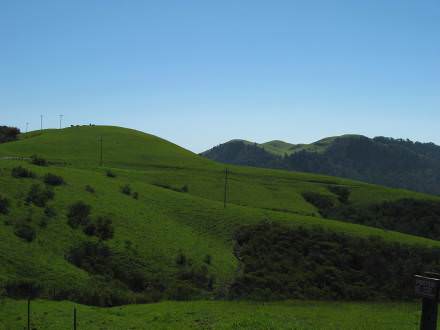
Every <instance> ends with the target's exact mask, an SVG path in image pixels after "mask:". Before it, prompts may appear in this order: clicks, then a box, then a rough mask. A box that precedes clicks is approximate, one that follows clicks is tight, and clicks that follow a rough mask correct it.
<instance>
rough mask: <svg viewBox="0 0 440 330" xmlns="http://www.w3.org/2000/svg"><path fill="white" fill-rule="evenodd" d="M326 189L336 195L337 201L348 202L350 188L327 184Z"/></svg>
mask: <svg viewBox="0 0 440 330" xmlns="http://www.w3.org/2000/svg"><path fill="white" fill-rule="evenodd" d="M328 190H329V191H330V192H332V193H333V194H335V195H337V196H338V200H339V202H341V203H342V204H347V203H348V198H349V197H350V189H348V188H347V187H344V186H329V187H328Z"/></svg>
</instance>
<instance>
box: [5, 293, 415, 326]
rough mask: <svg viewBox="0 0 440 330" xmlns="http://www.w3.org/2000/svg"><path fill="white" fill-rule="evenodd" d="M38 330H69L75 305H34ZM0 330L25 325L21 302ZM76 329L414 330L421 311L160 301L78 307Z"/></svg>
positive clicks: (394, 306) (8, 305) (11, 307)
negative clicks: (117, 305)
mask: <svg viewBox="0 0 440 330" xmlns="http://www.w3.org/2000/svg"><path fill="white" fill-rule="evenodd" d="M31 306H32V308H31V310H32V325H33V327H35V328H37V329H40V328H41V329H46V330H63V329H66V330H67V329H71V328H72V311H73V308H74V305H73V304H72V303H69V302H50V301H43V300H38V301H34V302H33V303H32V305H31ZM0 307H1V308H0V328H2V329H21V328H23V327H24V326H25V325H26V324H27V323H26V322H27V318H26V310H27V304H26V302H25V301H12V300H7V301H5V302H3V303H2V302H0ZM76 308H77V313H78V314H77V315H78V328H79V329H83V328H86V329H90V330H94V329H133V330H134V329H146V328H148V329H249V330H251V329H252V330H256V329H261V330H262V329H298V330H299V329H301V330H312V329H313V330H318V329H325V330H367V329H375V330H382V329H383V330H385V329H386V330H390V329H396V330H397V329H399V330H406V329H407V330H413V329H416V328H417V327H418V320H419V318H420V306H418V304H414V303H379V304H377V303H374V304H373V303H335V302H331V303H330V302H304V301H301V302H297V301H292V302H283V303H278V302H277V303H251V302H222V301H219V302H213V301H199V302H163V303H158V304H150V305H136V306H127V307H114V308H107V309H104V308H96V307H87V306H81V305H77V306H76Z"/></svg>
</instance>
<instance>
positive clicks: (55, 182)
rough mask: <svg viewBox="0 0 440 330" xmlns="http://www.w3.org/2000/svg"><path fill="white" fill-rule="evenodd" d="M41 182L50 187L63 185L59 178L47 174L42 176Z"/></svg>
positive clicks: (61, 179)
mask: <svg viewBox="0 0 440 330" xmlns="http://www.w3.org/2000/svg"><path fill="white" fill-rule="evenodd" d="M43 181H44V183H45V184H48V185H50V186H61V185H63V184H64V183H65V182H64V179H63V178H62V177H61V176H58V175H55V174H52V173H47V174H46V175H45V176H44V179H43Z"/></svg>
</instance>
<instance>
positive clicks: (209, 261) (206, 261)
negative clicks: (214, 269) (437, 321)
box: [203, 254, 212, 265]
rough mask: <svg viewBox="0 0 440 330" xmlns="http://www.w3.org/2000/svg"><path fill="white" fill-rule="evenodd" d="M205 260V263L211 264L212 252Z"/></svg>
mask: <svg viewBox="0 0 440 330" xmlns="http://www.w3.org/2000/svg"><path fill="white" fill-rule="evenodd" d="M203 261H204V262H205V264H207V265H210V264H211V263H212V257H211V255H210V254H207V255H206V256H205V259H203Z"/></svg>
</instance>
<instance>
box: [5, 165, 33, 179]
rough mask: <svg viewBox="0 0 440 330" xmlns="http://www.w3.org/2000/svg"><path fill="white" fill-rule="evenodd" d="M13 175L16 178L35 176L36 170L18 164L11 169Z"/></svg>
mask: <svg viewBox="0 0 440 330" xmlns="http://www.w3.org/2000/svg"><path fill="white" fill-rule="evenodd" d="M11 176H13V177H14V178H35V177H36V175H35V173H34V172H32V171H30V170H28V169H26V168H24V167H22V166H17V167H14V168H13V169H12V170H11Z"/></svg>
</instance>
